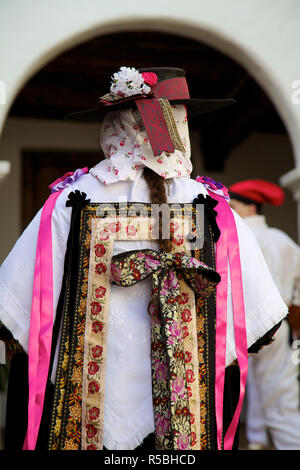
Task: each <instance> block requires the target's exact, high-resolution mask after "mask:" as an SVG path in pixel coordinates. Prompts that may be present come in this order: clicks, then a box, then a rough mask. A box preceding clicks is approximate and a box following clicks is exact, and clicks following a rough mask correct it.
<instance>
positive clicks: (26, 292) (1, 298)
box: [0, 193, 71, 352]
mask: <svg viewBox="0 0 300 470" xmlns="http://www.w3.org/2000/svg"><path fill="white" fill-rule="evenodd" d="M65 200H66V195H64V193H62V195H60V196H59V198H58V199H57V201H56V205H55V208H54V211H53V214H52V247H53V309H54V312H56V306H57V302H58V298H59V294H60V289H61V282H62V276H63V268H64V257H65V250H66V243H67V238H68V233H69V223H70V216H71V209H70V208H66V207H65ZM41 213H42V209H41V210H40V211H39V212H38V213H37V214H36V216H35V217H34V219H33V220H32V221H31V222H30V224H29V225H28V227H27V228H26V229H25V231H24V232H23V233H22V235H21V236H20V238H19V239H18V240H17V242H16V244H15V245H14V247H13V249H12V250H11V252H10V253H9V255H8V256H7V258H6V259H5V260H4V261H3V263H2V265H1V267H0V320H1V322H2V323H3V324H4V326H5V327H6V328H7V329H8V330H9V331H10V332H11V333H12V335H13V337H14V338H15V339H16V340H17V341H18V342H19V343H20V344H21V346H22V347H23V349H24V350H25V351H26V352H27V351H28V341H29V329H30V316H31V302H32V289H33V282H34V268H35V257H36V246H37V239H38V231H39V227H40V220H41ZM53 317H54V316H53Z"/></svg>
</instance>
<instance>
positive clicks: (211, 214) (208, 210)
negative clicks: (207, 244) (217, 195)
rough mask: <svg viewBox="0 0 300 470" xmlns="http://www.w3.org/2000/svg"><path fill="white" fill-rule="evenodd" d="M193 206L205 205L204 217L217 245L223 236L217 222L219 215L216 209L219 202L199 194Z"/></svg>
mask: <svg viewBox="0 0 300 470" xmlns="http://www.w3.org/2000/svg"><path fill="white" fill-rule="evenodd" d="M193 204H194V205H196V204H203V205H204V215H205V217H206V218H207V220H208V222H209V224H210V227H211V230H212V233H213V241H214V242H215V243H216V242H217V241H218V240H219V238H220V235H221V232H220V229H219V227H218V224H217V222H216V217H217V215H218V213H217V211H216V210H215V207H216V206H217V205H218V201H216V200H215V199H213V198H212V197H210V196H206V197H204V195H203V194H198V196H197V197H196V198H195V199H194V200H193Z"/></svg>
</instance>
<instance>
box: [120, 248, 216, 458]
mask: <svg viewBox="0 0 300 470" xmlns="http://www.w3.org/2000/svg"><path fill="white" fill-rule="evenodd" d="M206 270H208V271H210V273H211V274H213V271H212V270H210V268H208V267H207V266H206V265H204V263H202V262H200V261H199V260H197V259H195V258H191V257H190V256H189V255H187V254H185V253H184V252H181V253H164V252H163V253H161V254H158V253H156V252H155V251H153V250H142V251H140V252H135V251H133V252H127V253H122V254H120V255H117V256H115V257H113V258H112V263H111V276H112V281H113V282H115V283H117V284H118V285H121V286H123V287H126V286H130V285H133V284H135V282H136V275H135V274H134V271H137V272H139V279H145V278H146V277H147V276H148V275H152V282H153V292H154V293H156V295H155V296H154V299H155V300H154V301H153V302H152V309H149V311H150V312H151V313H153V312H155V317H154V318H152V317H151V336H152V369H153V382H152V383H153V405H154V417H155V429H156V441H157V446H158V448H163V449H172V448H174V449H180V450H184V449H188V448H190V436H191V435H192V434H191V433H192V431H191V424H190V415H189V411H187V412H185V411H183V410H189V399H190V398H191V397H192V395H193V394H192V391H191V387H190V386H189V385H190V384H193V383H194V382H195V375H194V371H193V370H192V369H191V365H190V367H189V368H186V357H188V358H189V361H188V362H190V361H191V359H192V352H191V351H189V350H188V351H187V356H186V355H185V351H184V349H183V339H184V336H185V337H187V336H188V335H186V334H185V333H184V329H183V328H182V326H181V319H182V317H183V318H184V319H185V320H184V321H186V320H189V321H191V318H189V316H190V315H191V312H190V310H189V309H188V308H185V309H182V306H183V305H184V304H183V303H181V304H180V303H179V301H178V299H181V302H182V299H184V300H185V299H186V296H182V297H181V296H180V290H179V283H178V279H177V275H176V274H177V273H178V276H179V274H180V275H181V276H182V277H183V278H184V279H185V281H186V282H187V283H188V285H190V286H191V287H192V288H193V290H194V291H195V292H196V294H197V295H198V296H200V297H202V298H203V297H206V296H208V295H210V294H211V293H212V291H213V290H214V287H215V283H216V282H218V281H219V279H220V278H219V276H218V274H217V273H214V275H215V277H214V275H213V276H210V275H207V276H206ZM208 271H207V273H208ZM213 278H214V279H213ZM154 305H157V306H159V309H160V315H161V318H159V317H158V316H157V309H156V308H154ZM181 310H182V311H181ZM189 335H190V333H189ZM164 337H165V338H166V341H165V343H164V339H163V338H164ZM168 370H169V373H168V374H167V371H168ZM168 376H169V377H172V379H171V380H170V383H168V380H167V377H168ZM169 387H170V388H169ZM171 431H172V434H170V432H171ZM193 432H194V431H193ZM172 436H173V437H172ZM193 436H194V434H193ZM192 442H193V445H195V442H196V441H195V438H193V439H192Z"/></svg>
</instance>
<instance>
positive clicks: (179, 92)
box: [65, 67, 235, 122]
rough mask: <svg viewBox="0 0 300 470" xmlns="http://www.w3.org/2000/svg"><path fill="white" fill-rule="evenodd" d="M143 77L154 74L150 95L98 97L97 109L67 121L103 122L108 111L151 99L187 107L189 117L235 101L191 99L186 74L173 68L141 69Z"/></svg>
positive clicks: (69, 116)
mask: <svg viewBox="0 0 300 470" xmlns="http://www.w3.org/2000/svg"><path fill="white" fill-rule="evenodd" d="M138 72H140V73H141V74H142V75H143V74H145V73H146V74H155V75H156V77H157V82H156V84H154V85H153V86H151V92H150V93H149V94H147V95H145V94H143V93H140V94H135V95H131V96H129V97H126V96H123V97H122V96H120V95H115V94H112V93H108V94H107V95H104V96H102V97H100V98H98V102H97V106H96V107H94V108H89V109H85V110H82V111H78V112H73V113H69V114H67V115H66V116H65V119H66V120H72V121H93V122H96V121H100V120H102V119H103V116H104V115H105V114H106V113H107V112H109V111H114V110H119V109H125V108H129V107H132V106H135V105H136V103H137V101H139V100H142V99H149V98H152V99H153V98H154V99H155V98H158V99H161V98H165V99H167V100H168V101H169V102H170V104H184V105H186V107H187V110H188V114H189V115H197V114H204V113H209V112H212V111H215V110H217V109H220V108H224V107H225V106H228V105H231V104H233V103H235V100H234V99H203V98H190V96H189V91H188V86H187V82H186V78H185V71H184V70H183V69H179V68H172V67H154V68H141V69H139V70H138Z"/></svg>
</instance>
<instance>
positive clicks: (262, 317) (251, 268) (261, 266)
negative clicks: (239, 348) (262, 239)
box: [226, 211, 288, 365]
mask: <svg viewBox="0 0 300 470" xmlns="http://www.w3.org/2000/svg"><path fill="white" fill-rule="evenodd" d="M233 213H234V217H235V221H236V227H237V232H238V238H239V249H240V259H241V269H242V280H243V291H244V304H245V316H246V329H247V344H248V348H249V347H250V346H251V345H252V344H254V343H255V342H256V341H257V340H258V339H260V338H261V337H263V336H264V334H266V333H267V332H268V331H269V330H270V329H271V328H272V327H274V326H275V325H276V324H277V323H279V322H280V321H281V320H282V319H283V318H284V317H285V316H286V315H287V314H288V307H287V306H286V304H285V303H284V301H283V299H282V297H281V295H280V293H279V291H278V289H277V287H276V285H275V283H274V281H273V278H272V276H271V274H270V271H269V268H268V267H267V264H266V262H265V259H264V257H263V255H262V252H261V249H260V247H259V245H258V243H257V241H256V238H255V236H254V235H253V233H252V232H251V230H250V229H249V228H248V227H247V225H246V224H245V222H244V221H243V220H242V219H241V217H240V216H239V215H238V214H236V213H235V212H234V211H233ZM233 289H234V286H231V285H230V282H229V289H228V292H229V296H228V320H227V357H226V365H229V364H231V363H232V362H233V360H235V359H236V353H235V339H234V329H233V311H232V298H231V290H233Z"/></svg>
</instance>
